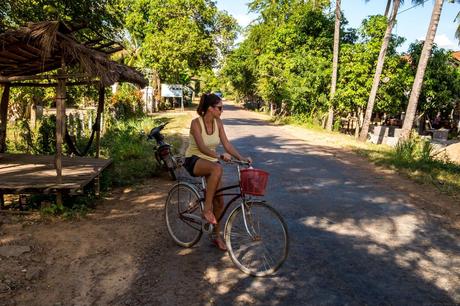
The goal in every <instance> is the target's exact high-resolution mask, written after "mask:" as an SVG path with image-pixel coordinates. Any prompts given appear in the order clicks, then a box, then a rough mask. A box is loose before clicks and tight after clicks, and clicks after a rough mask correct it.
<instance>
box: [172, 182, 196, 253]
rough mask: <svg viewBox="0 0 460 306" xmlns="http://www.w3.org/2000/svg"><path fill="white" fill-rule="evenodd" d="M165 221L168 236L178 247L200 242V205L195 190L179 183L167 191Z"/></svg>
mask: <svg viewBox="0 0 460 306" xmlns="http://www.w3.org/2000/svg"><path fill="white" fill-rule="evenodd" d="M165 221H166V227H167V228H168V233H169V235H170V236H171V238H172V239H174V241H175V242H176V243H177V244H178V245H180V246H182V247H186V248H188V247H191V246H193V245H194V244H195V243H197V242H198V241H199V240H200V238H201V235H202V229H201V205H200V196H199V194H198V192H197V191H196V189H195V188H193V187H192V186H190V185H189V184H187V183H179V184H176V185H175V186H174V187H173V188H172V189H171V190H170V191H169V194H168V198H167V199H166V204H165Z"/></svg>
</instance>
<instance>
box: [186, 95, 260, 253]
mask: <svg viewBox="0 0 460 306" xmlns="http://www.w3.org/2000/svg"><path fill="white" fill-rule="evenodd" d="M222 107H223V106H222V100H221V98H220V97H218V96H217V95H215V94H203V95H202V96H201V99H200V104H199V105H198V108H197V113H198V115H199V117H198V118H195V119H193V120H192V123H191V125H190V137H189V146H188V148H187V151H186V152H185V162H184V167H185V168H186V169H187V171H188V172H189V173H190V175H192V176H204V177H206V196H205V205H204V210H203V218H204V219H206V221H207V222H209V223H211V224H215V225H216V226H215V227H214V235H215V237H214V239H213V240H212V241H213V243H214V244H215V245H216V246H217V247H218V248H219V249H221V250H223V251H225V250H226V249H227V247H226V246H225V242H224V240H223V239H222V236H221V234H220V231H219V224H218V223H217V219H218V218H219V217H220V214H221V213H222V210H223V207H224V199H223V198H222V197H217V198H216V199H214V194H215V192H216V190H217V189H218V188H219V187H220V185H221V178H222V166H221V165H220V164H219V157H220V158H221V159H223V160H225V161H228V160H230V159H231V157H232V156H233V157H235V158H236V159H238V160H242V161H248V162H252V160H251V158H250V157H247V158H244V157H242V156H241V155H240V153H238V151H237V150H236V149H235V148H234V147H233V145H232V144H231V143H230V142H229V141H228V138H227V136H226V134H225V130H224V125H223V123H222V120H221V119H220V115H221V114H222ZM220 143H221V144H222V146H223V147H224V149H225V151H226V152H227V153H223V154H221V155H220V156H219V154H218V153H217V152H216V147H217V146H218V145H219V144H220ZM213 199H214V203H213ZM213 204H214V205H213Z"/></svg>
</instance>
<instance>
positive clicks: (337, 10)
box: [326, 0, 341, 131]
mask: <svg viewBox="0 0 460 306" xmlns="http://www.w3.org/2000/svg"><path fill="white" fill-rule="evenodd" d="M340 19H341V16H340V0H336V1H335V29H334V54H333V58H332V82H331V93H330V101H329V103H330V105H329V115H328V118H327V126H326V129H327V130H328V131H332V126H333V124H334V104H333V101H334V95H335V90H336V87H337V67H338V63H339V42H340Z"/></svg>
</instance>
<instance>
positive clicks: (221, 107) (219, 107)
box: [214, 106, 223, 112]
mask: <svg viewBox="0 0 460 306" xmlns="http://www.w3.org/2000/svg"><path fill="white" fill-rule="evenodd" d="M214 108H217V109H218V110H219V111H220V112H221V111H222V109H223V106H214Z"/></svg>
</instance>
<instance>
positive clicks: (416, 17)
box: [216, 0, 460, 52]
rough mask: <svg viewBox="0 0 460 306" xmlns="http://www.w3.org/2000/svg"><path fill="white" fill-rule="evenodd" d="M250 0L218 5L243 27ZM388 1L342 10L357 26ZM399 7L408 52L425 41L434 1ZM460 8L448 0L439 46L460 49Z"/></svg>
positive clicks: (353, 3) (348, 2) (355, 0)
mask: <svg viewBox="0 0 460 306" xmlns="http://www.w3.org/2000/svg"><path fill="white" fill-rule="evenodd" d="M248 2H249V0H217V1H216V4H217V7H218V8H219V9H221V10H226V11H227V12H228V13H230V14H231V15H233V17H235V19H236V20H237V21H238V23H239V24H240V25H241V26H247V25H248V24H249V23H250V22H251V21H252V20H253V19H255V17H256V15H255V14H249V13H248V9H247V5H246V4H247V3H248ZM386 2H387V1H386V0H371V1H369V2H367V3H366V2H365V1H364V0H342V11H343V13H344V16H345V18H346V19H347V20H348V25H347V27H353V28H357V27H359V26H360V24H361V22H362V21H363V19H364V18H366V17H367V16H369V15H376V14H383V13H384V11H385V6H386ZM404 2H405V3H404V4H403V5H401V7H400V9H399V14H398V17H397V21H398V22H397V24H396V26H395V27H394V29H393V34H397V35H399V36H402V37H404V38H406V42H405V43H404V44H403V45H402V46H401V47H400V48H399V49H398V51H399V52H405V51H407V49H408V47H409V44H410V43H412V42H415V41H416V40H424V39H425V37H426V33H427V29H428V25H429V23H430V18H431V12H432V9H433V4H434V1H433V0H427V1H426V2H425V3H424V5H423V6H422V5H420V6H416V7H413V6H414V5H413V4H412V3H411V2H412V1H410V0H406V1H404ZM459 11H460V4H455V3H449V2H447V1H446V2H445V4H444V6H443V11H442V15H441V20H440V22H439V26H438V30H437V33H436V38H435V42H436V43H437V45H438V47H441V48H445V49H451V50H454V51H457V50H460V45H459V41H458V40H457V39H456V38H455V30H456V28H457V26H458V23H457V22H454V20H455V17H456V16H457V14H458V13H459Z"/></svg>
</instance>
